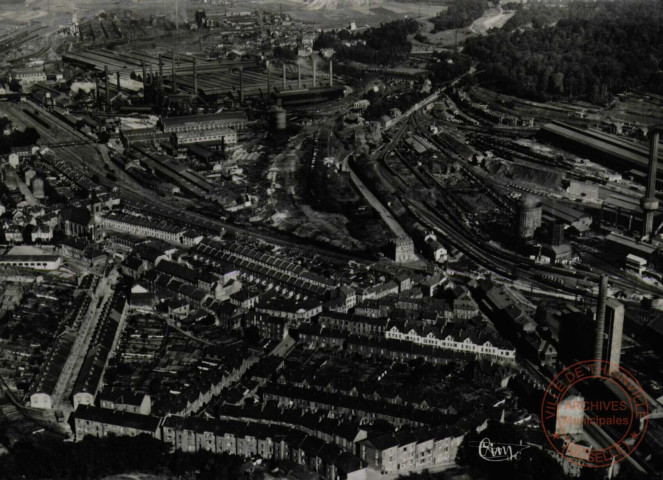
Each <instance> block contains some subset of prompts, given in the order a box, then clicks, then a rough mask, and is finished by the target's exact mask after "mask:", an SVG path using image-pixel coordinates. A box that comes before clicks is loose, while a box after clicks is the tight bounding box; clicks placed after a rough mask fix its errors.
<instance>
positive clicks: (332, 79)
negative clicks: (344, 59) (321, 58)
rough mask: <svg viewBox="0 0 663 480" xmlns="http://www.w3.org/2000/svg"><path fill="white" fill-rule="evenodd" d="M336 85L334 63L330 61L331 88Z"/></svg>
mask: <svg viewBox="0 0 663 480" xmlns="http://www.w3.org/2000/svg"><path fill="white" fill-rule="evenodd" d="M333 85H334V67H332V61H331V60H329V86H330V87H331V86H333Z"/></svg>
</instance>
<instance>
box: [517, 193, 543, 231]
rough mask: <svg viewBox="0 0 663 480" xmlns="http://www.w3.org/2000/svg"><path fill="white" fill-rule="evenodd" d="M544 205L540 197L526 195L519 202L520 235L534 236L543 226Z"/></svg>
mask: <svg viewBox="0 0 663 480" xmlns="http://www.w3.org/2000/svg"><path fill="white" fill-rule="evenodd" d="M541 216H542V207H541V202H540V201H539V199H538V198H536V197H533V196H530V195H528V196H525V197H523V198H522V199H521V200H520V203H519V204H518V237H520V238H521V239H526V238H532V237H533V236H534V233H535V232H536V229H537V228H539V227H540V226H541Z"/></svg>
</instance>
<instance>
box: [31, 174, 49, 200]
mask: <svg viewBox="0 0 663 480" xmlns="http://www.w3.org/2000/svg"><path fill="white" fill-rule="evenodd" d="M32 193H33V194H34V196H35V198H36V199H38V200H43V199H44V198H46V194H45V193H44V180H42V179H41V178H39V177H37V178H35V179H34V181H33V182H32Z"/></svg>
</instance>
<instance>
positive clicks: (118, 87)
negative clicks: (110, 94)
mask: <svg viewBox="0 0 663 480" xmlns="http://www.w3.org/2000/svg"><path fill="white" fill-rule="evenodd" d="M115 73H116V75H117V94H118V95H119V94H120V88H121V87H120V72H115Z"/></svg>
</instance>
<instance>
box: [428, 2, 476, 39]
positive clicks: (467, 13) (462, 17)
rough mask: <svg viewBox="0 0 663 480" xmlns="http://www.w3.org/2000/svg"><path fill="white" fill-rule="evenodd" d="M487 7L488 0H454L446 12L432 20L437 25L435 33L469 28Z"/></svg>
mask: <svg viewBox="0 0 663 480" xmlns="http://www.w3.org/2000/svg"><path fill="white" fill-rule="evenodd" d="M487 7H488V2H487V1H486V0H454V1H453V2H452V3H451V4H450V5H449V8H448V9H447V10H446V11H445V12H441V13H440V14H438V15H437V16H435V17H433V18H431V19H430V21H431V22H433V24H434V25H435V28H434V29H433V31H434V32H440V31H442V30H450V29H452V28H464V27H469V26H470V25H471V24H472V22H474V21H475V20H476V19H477V18H479V17H480V16H481V15H483V12H484V11H485V10H486V8H487Z"/></svg>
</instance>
